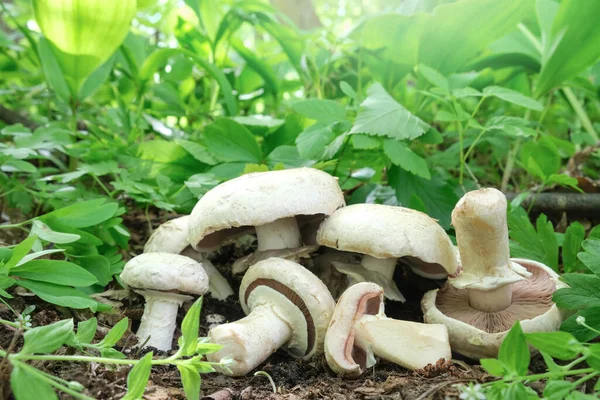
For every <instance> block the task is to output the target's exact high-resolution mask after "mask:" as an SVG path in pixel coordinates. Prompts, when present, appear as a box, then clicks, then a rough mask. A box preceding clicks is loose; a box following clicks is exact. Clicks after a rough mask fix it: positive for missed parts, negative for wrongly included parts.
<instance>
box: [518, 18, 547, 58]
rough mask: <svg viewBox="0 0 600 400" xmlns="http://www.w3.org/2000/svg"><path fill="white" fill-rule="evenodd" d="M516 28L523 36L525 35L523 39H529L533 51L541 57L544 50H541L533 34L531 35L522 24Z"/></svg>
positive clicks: (540, 45)
mask: <svg viewBox="0 0 600 400" xmlns="http://www.w3.org/2000/svg"><path fill="white" fill-rule="evenodd" d="M517 28H519V30H520V31H521V32H522V33H523V35H525V37H527V39H529V41H530V42H531V44H533V45H534V46H535V49H536V50H537V51H538V52H539V53H540V55H541V54H542V53H543V50H544V49H543V48H542V44H541V43H540V41H539V40H538V38H537V37H536V36H535V35H534V34H533V33H531V31H530V30H529V29H528V28H527V27H526V26H525V25H523V24H519V25H517Z"/></svg>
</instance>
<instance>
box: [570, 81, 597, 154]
mask: <svg viewBox="0 0 600 400" xmlns="http://www.w3.org/2000/svg"><path fill="white" fill-rule="evenodd" d="M562 91H563V93H564V94H565V96H566V97H567V100H569V103H570V104H571V107H573V110H575V114H577V116H578V117H579V119H580V120H581V124H582V125H583V127H584V129H585V130H586V131H587V133H589V134H590V135H591V136H592V137H593V138H594V140H595V141H596V142H598V141H600V137H599V136H598V132H596V130H595V129H594V125H592V121H590V117H588V115H587V113H586V112H585V110H584V109H583V105H581V102H580V101H579V100H578V99H577V96H575V93H573V91H572V90H571V88H570V87H563V88H562Z"/></svg>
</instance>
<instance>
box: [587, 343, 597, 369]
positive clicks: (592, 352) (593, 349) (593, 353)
mask: <svg viewBox="0 0 600 400" xmlns="http://www.w3.org/2000/svg"><path fill="white" fill-rule="evenodd" d="M588 350H589V356H588V358H587V360H585V361H586V362H587V363H588V365H589V366H590V367H592V368H594V369H595V370H596V371H600V344H598V343H594V344H592V345H590V347H588Z"/></svg>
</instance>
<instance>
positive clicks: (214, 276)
mask: <svg viewBox="0 0 600 400" xmlns="http://www.w3.org/2000/svg"><path fill="white" fill-rule="evenodd" d="M202 268H204V271H205V272H206V275H208V291H209V293H210V295H211V296H212V297H214V298H215V299H217V300H225V299H226V298H228V297H229V296H232V295H233V289H232V288H231V285H230V284H229V282H228V281H227V278H225V277H224V276H223V275H222V274H221V273H220V272H219V270H218V269H217V268H216V267H215V266H214V265H213V263H211V262H210V261H209V260H208V259H207V258H204V259H203V260H202Z"/></svg>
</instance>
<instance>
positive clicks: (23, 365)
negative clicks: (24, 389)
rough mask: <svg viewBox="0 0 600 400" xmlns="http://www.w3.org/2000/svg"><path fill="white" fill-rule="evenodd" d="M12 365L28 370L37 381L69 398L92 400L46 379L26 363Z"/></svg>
mask: <svg viewBox="0 0 600 400" xmlns="http://www.w3.org/2000/svg"><path fill="white" fill-rule="evenodd" d="M14 363H16V365H18V366H19V367H21V368H23V369H26V370H28V371H29V373H31V374H33V375H36V377H37V378H38V379H40V380H43V381H44V382H46V383H48V384H50V385H51V386H54V387H55V388H57V389H58V390H60V391H62V392H65V393H67V394H70V395H71V396H73V397H75V398H76V399H84V400H94V398H93V397H89V396H86V395H84V394H81V393H79V392H77V391H75V390H73V389H69V388H68V387H66V386H64V385H62V384H61V383H59V382H57V381H55V380H54V379H50V378H48V377H47V376H46V375H45V374H44V373H43V372H42V371H40V370H39V369H37V368H34V367H32V366H30V365H28V364H26V363H23V362H19V361H14Z"/></svg>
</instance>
